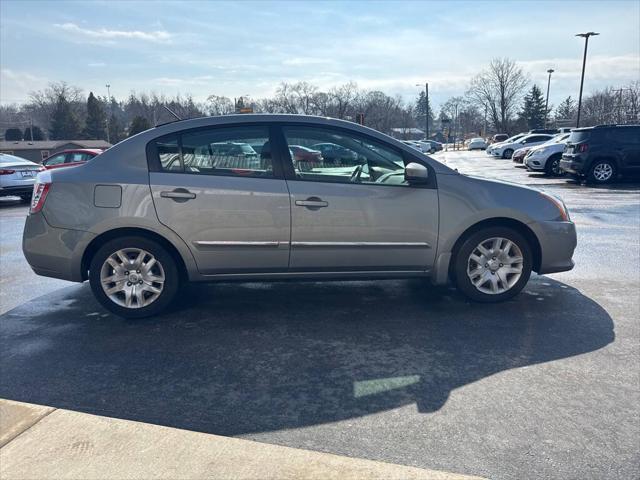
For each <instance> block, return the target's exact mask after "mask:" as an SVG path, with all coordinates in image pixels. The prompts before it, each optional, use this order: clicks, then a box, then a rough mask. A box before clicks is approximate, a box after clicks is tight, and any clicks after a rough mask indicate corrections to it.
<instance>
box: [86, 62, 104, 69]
mask: <svg viewBox="0 0 640 480" xmlns="http://www.w3.org/2000/svg"><path fill="white" fill-rule="evenodd" d="M106 66H107V64H106V63H104V62H89V63H87V67H93V68H95V67H106Z"/></svg>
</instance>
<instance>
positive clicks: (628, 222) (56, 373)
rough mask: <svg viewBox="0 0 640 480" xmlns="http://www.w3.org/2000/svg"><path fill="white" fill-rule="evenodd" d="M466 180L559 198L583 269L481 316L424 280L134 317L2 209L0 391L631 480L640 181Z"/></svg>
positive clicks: (557, 473) (211, 303)
mask: <svg viewBox="0 0 640 480" xmlns="http://www.w3.org/2000/svg"><path fill="white" fill-rule="evenodd" d="M436 158H439V159H441V160H443V161H445V162H446V163H447V165H449V166H451V167H454V168H458V169H459V170H460V171H461V172H463V173H470V174H475V175H482V176H486V177H492V178H498V179H503V180H509V181H515V182H519V183H525V184H530V185H534V186H538V187H542V188H544V189H546V190H548V191H550V192H552V193H556V194H558V195H560V196H561V197H562V198H563V199H564V200H565V202H566V204H567V206H568V207H569V209H570V211H571V215H572V218H573V220H574V221H575V222H576V224H577V228H578V235H579V244H578V249H577V251H576V254H575V257H574V258H575V260H576V264H577V266H576V268H575V269H574V270H573V271H571V272H566V273H562V274H556V275H550V276H538V277H534V278H533V279H532V281H531V282H530V283H529V285H528V286H527V287H526V289H525V291H524V292H523V293H522V294H521V295H520V296H518V297H517V298H515V299H514V300H511V301H509V302H507V303H504V304H497V305H478V304H472V303H469V302H467V301H466V300H464V299H463V298H462V297H461V296H460V295H459V294H458V293H456V292H455V290H452V289H447V288H438V289H434V288H432V287H429V285H428V284H427V283H425V282H421V281H379V282H336V283H316V282H308V283H298V284H294V283H268V284H220V285H194V286H191V287H189V288H188V289H187V290H186V291H185V294H184V295H183V297H182V299H181V302H180V305H178V306H177V308H176V309H174V311H173V312H171V313H169V314H167V315H163V316H161V317H158V318H151V319H145V320H138V321H124V320H121V319H119V318H117V317H113V316H111V315H109V314H107V313H106V312H105V311H104V310H102V309H101V308H100V307H99V306H98V304H97V303H96V301H95V300H94V299H93V297H92V295H91V293H90V291H89V288H88V285H77V284H71V283H67V282H62V281H58V280H50V279H44V278H42V277H36V276H35V275H34V274H33V273H32V272H31V271H30V269H29V267H28V266H27V264H26V262H25V261H24V259H23V258H22V254H21V251H20V238H21V230H22V225H23V223H24V215H25V214H26V210H27V207H26V206H24V205H23V204H19V203H18V202H14V201H11V200H6V199H4V200H2V201H1V202H0V221H1V225H0V251H1V252H2V273H1V274H0V285H1V292H0V295H1V296H0V300H1V302H2V305H1V307H2V311H1V312H2V315H1V316H0V341H1V342H2V344H1V347H2V348H1V349H0V355H1V357H0V358H1V360H0V365H1V366H2V375H1V376H0V397H3V398H9V399H13V400H20V401H26V402H32V403H38V404H44V405H51V406H55V407H59V408H66V409H70V410H77V411H82V412H88V413H95V414H100V415H106V416H113V417H118V418H125V419H130V420H139V421H144V422H150V423H156V424H160V425H168V426H173V427H179V428H185V429H190V430H196V431H203V432H209V433H216V434H221V435H231V436H238V437H243V438H250V439H254V440H258V441H262V442H267V443H275V444H281V445H288V446H295V447H303V448H309V449H313V450H319V451H327V452H332V453H339V454H345V455H349V456H356V457H363V458H369V459H376V460H384V461H389V462H394V463H401V464H406V465H413V466H420V467H427V468H433V469H441V470H448V471H454V472H460V473H467V474H476V475H483V476H487V477H490V478H514V479H515V478H524V477H539V478H551V477H557V478H568V477H571V478H604V477H607V478H634V477H637V476H638V474H639V473H640V458H638V440H637V439H638V438H639V436H640V417H639V412H638V404H639V402H640V385H639V378H638V371H637V366H638V364H639V363H640V351H639V340H640V331H639V329H640V327H639V325H638V322H637V319H638V318H639V317H640V303H639V302H640V300H639V298H638V292H639V289H640V278H639V276H640V273H639V272H640V258H639V256H640V246H639V242H640V207H639V205H640V185H639V184H638V183H637V182H625V183H620V184H615V185H612V186H609V187H598V188H593V187H586V186H582V185H577V184H575V183H572V182H568V181H567V180H565V179H550V178H547V177H544V176H542V175H540V174H531V173H527V172H526V171H525V170H523V169H521V168H514V166H513V163H512V162H511V161H510V160H498V159H492V158H489V157H488V156H487V155H485V154H484V153H483V152H473V153H472V152H441V153H438V154H437V155H436Z"/></svg>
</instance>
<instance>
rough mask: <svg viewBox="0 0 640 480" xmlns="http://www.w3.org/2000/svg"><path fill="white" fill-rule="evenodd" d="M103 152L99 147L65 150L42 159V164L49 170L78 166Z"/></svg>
mask: <svg viewBox="0 0 640 480" xmlns="http://www.w3.org/2000/svg"><path fill="white" fill-rule="evenodd" d="M101 153H102V150H100V149H97V148H81V149H76V150H64V151H62V152H58V153H55V154H53V155H51V156H50V157H48V158H45V159H44V160H43V161H42V166H44V168H46V169H47V170H49V169H52V168H63V167H76V166H78V165H82V164H84V163H85V162H88V161H89V160H91V159H92V158H93V157H96V156H98V155H100V154H101Z"/></svg>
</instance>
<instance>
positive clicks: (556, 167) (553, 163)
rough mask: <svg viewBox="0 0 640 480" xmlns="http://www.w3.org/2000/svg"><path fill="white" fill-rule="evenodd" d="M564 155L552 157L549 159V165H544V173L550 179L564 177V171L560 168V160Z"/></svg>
mask: <svg viewBox="0 0 640 480" xmlns="http://www.w3.org/2000/svg"><path fill="white" fill-rule="evenodd" d="M561 159H562V154H561V153H559V154H556V155H552V156H551V157H549V158H548V159H547V163H545V164H544V171H545V173H546V174H547V175H549V176H550V177H561V176H562V175H564V170H562V169H561V168H560V160H561Z"/></svg>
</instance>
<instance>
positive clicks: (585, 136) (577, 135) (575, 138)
mask: <svg viewBox="0 0 640 480" xmlns="http://www.w3.org/2000/svg"><path fill="white" fill-rule="evenodd" d="M590 133H591V132H590V131H589V130H584V131H582V132H571V135H569V140H568V142H569V143H580V142H585V141H587V140H589V136H590V135H589V134H590Z"/></svg>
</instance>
